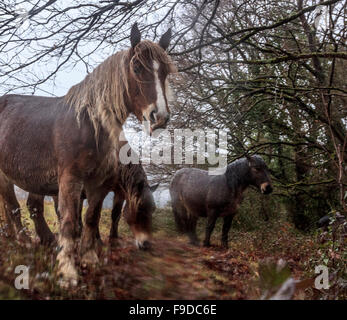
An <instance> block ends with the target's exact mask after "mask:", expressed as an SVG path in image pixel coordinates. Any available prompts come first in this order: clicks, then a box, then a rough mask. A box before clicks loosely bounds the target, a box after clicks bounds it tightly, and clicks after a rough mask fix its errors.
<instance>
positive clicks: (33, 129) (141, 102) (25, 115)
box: [0, 25, 173, 285]
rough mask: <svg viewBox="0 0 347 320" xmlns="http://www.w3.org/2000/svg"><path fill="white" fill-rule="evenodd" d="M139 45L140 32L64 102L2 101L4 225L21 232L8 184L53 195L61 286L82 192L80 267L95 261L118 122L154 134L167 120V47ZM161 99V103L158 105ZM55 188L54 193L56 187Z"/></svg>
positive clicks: (163, 43) (71, 261)
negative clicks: (140, 123) (136, 123)
mask: <svg viewBox="0 0 347 320" xmlns="http://www.w3.org/2000/svg"><path fill="white" fill-rule="evenodd" d="M168 38H170V33H166V34H165V35H164V36H163V37H162V39H161V40H160V42H159V45H157V44H155V43H153V42H151V41H147V40H145V41H141V36H140V33H139V30H138V29H137V26H136V25H134V27H133V29H132V34H131V44H132V47H131V48H130V49H129V50H126V51H121V52H118V53H116V54H114V55H113V56H111V57H109V58H108V59H107V60H105V61H104V62H103V63H102V64H100V65H99V66H98V67H97V68H96V69H95V70H94V71H93V72H92V73H91V74H89V75H88V76H87V77H86V78H85V79H84V80H83V81H82V82H81V83H79V84H77V85H76V86H74V87H72V88H71V89H70V90H69V92H68V93H67V95H66V96H65V97H62V98H45V97H34V96H20V95H8V96H3V97H1V98H0V150H1V153H0V195H1V200H3V202H4V204H5V209H6V210H5V211H6V213H5V214H6V220H7V221H8V222H9V223H10V224H11V223H12V222H13V228H14V230H13V231H14V233H15V235H16V236H18V235H21V234H23V235H24V233H22V232H21V231H22V224H21V220H20V207H19V204H18V202H17V200H16V198H15V194H14V188H13V185H14V184H16V185H18V186H19V187H21V188H23V189H24V190H26V191H29V192H32V193H36V194H42V195H56V194H58V193H59V212H60V215H61V220H60V222H61V223H60V232H59V240H58V244H59V246H60V247H61V250H60V252H59V253H58V256H57V260H58V261H59V267H58V268H59V273H60V274H61V275H62V276H63V279H62V280H63V282H62V284H63V285H69V284H71V283H73V284H76V283H77V279H78V275H77V271H76V268H75V258H74V257H75V247H76V243H77V241H76V238H77V236H78V212H79V208H80V196H81V192H82V189H84V190H85V192H86V196H87V199H88V203H89V207H90V208H89V209H88V210H89V212H90V215H89V216H87V217H86V224H85V227H84V230H83V234H82V241H81V250H80V252H81V254H82V255H83V257H82V260H84V261H85V263H95V262H96V261H97V260H98V258H97V255H96V253H95V246H96V243H97V239H96V235H97V232H96V230H97V226H96V223H95V222H96V221H98V220H99V217H100V210H98V209H99V208H100V206H101V204H102V200H103V198H104V193H105V192H106V191H105V190H106V187H105V184H106V183H107V181H108V180H109V179H111V180H112V176H113V175H114V173H113V172H114V167H115V165H116V163H117V162H118V161H117V152H116V151H115V150H118V148H117V147H119V141H118V138H119V134H120V132H121V130H122V124H123V123H124V122H125V120H126V118H127V117H128V115H129V114H130V113H134V114H135V115H136V116H137V117H138V119H139V120H142V119H143V118H146V119H147V120H148V121H150V123H151V129H152V130H153V129H155V128H159V127H164V126H165V125H166V123H167V121H168V118H169V110H168V105H167V99H166V92H167V91H168V90H167V89H168V84H167V79H166V78H167V75H168V74H169V73H170V71H171V70H173V68H172V67H171V62H170V59H169V57H168V56H167V54H166V52H165V49H166V48H167V46H168V44H169V39H168ZM163 96H164V99H163ZM57 186H58V188H57Z"/></svg>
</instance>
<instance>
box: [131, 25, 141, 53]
mask: <svg viewBox="0 0 347 320" xmlns="http://www.w3.org/2000/svg"><path fill="white" fill-rule="evenodd" d="M140 41H141V33H140V30H139V28H138V27H137V23H136V22H135V23H134V24H133V26H132V27H131V33H130V42H131V47H132V48H135V46H136V45H137V44H138V43H139V42H140Z"/></svg>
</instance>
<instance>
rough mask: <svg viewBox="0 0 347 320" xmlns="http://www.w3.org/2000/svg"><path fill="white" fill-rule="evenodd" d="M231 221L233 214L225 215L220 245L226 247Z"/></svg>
mask: <svg viewBox="0 0 347 320" xmlns="http://www.w3.org/2000/svg"><path fill="white" fill-rule="evenodd" d="M232 221H233V215H229V216H225V217H224V222H223V229H222V246H223V247H225V248H228V233H229V230H230V227H231V223H232Z"/></svg>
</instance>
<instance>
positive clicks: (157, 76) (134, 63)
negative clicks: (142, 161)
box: [128, 23, 176, 133]
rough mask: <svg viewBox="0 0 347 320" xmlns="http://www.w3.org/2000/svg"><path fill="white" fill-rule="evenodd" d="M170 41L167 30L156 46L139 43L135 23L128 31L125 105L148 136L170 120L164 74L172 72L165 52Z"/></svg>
mask: <svg viewBox="0 0 347 320" xmlns="http://www.w3.org/2000/svg"><path fill="white" fill-rule="evenodd" d="M170 39H171V30H170V29H169V30H168V31H167V32H166V33H165V34H164V35H163V36H162V37H161V39H160V40H159V42H158V43H154V42H152V41H149V40H143V41H141V34H140V31H139V29H138V27H137V24H136V23H135V24H134V25H133V27H132V29H131V35H130V42H131V48H130V50H129V65H128V68H129V69H128V106H129V107H130V111H131V112H133V113H134V114H135V115H136V117H137V118H138V119H139V120H140V121H143V120H144V121H147V123H149V126H145V128H147V129H148V131H149V133H151V132H152V131H153V130H155V129H157V128H164V127H165V126H166V124H167V122H168V121H169V118H170V110H169V105H168V101H169V97H170V86H169V80H168V75H169V74H170V73H172V72H175V70H176V69H175V66H174V64H173V63H172V61H171V59H170V57H169V56H168V54H167V52H166V50H167V48H168V46H169V44H170Z"/></svg>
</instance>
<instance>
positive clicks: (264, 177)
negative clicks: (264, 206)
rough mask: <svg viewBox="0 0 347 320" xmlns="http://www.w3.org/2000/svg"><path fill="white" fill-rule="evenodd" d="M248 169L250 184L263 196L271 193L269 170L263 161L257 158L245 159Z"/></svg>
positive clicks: (256, 156) (255, 156)
mask: <svg viewBox="0 0 347 320" xmlns="http://www.w3.org/2000/svg"><path fill="white" fill-rule="evenodd" d="M247 159H248V164H249V167H250V180H251V184H252V185H254V186H256V187H258V188H259V189H260V191H261V193H263V194H269V193H271V192H272V182H271V178H270V172H269V169H268V167H267V165H266V163H265V162H264V160H263V159H262V158H261V157H260V156H258V155H254V156H250V157H247Z"/></svg>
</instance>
